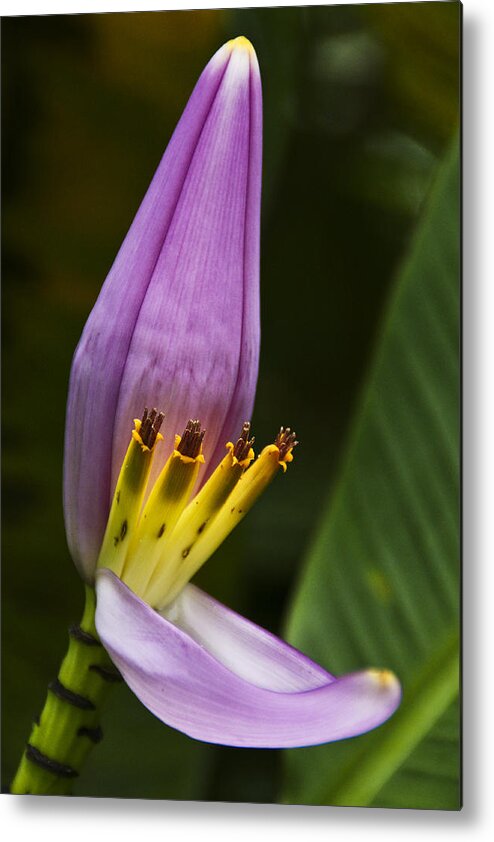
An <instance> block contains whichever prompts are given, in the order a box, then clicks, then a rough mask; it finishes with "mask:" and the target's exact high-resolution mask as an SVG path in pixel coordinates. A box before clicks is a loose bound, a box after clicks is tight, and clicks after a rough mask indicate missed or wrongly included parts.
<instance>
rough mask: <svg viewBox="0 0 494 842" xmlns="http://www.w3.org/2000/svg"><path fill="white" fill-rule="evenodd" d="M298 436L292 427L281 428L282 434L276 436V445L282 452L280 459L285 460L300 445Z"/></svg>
mask: <svg viewBox="0 0 494 842" xmlns="http://www.w3.org/2000/svg"><path fill="white" fill-rule="evenodd" d="M296 436H297V434H296V433H294V432H293V431H292V430H291V429H290V427H286V429H285V427H281V429H280V432H279V433H278V435H277V436H276V438H275V440H274V443H275V445H276V447H277V448H278V450H279V451H280V459H284V458H285V457H286V455H287V453H288V452H289V451H290V450H293V448H294V447H295V446H296V445H297V444H298V441H296Z"/></svg>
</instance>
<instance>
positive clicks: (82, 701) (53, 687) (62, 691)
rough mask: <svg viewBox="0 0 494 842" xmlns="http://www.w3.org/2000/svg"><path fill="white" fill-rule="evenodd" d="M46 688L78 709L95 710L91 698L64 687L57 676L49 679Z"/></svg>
mask: <svg viewBox="0 0 494 842" xmlns="http://www.w3.org/2000/svg"><path fill="white" fill-rule="evenodd" d="M48 690H50V691H51V692H52V693H53V695H54V696H57V697H58V698H59V699H62V700H63V701H64V702H67V703H68V704H69V705H73V706H74V707H75V708H79V709H80V710H96V708H95V706H94V704H93V703H92V701H91V699H86V697H85V696H81V695H80V694H79V693H74V691H73V690H69V688H68V687H65V686H64V685H63V684H62V682H61V681H59V679H58V678H56V679H55V681H50V683H49V685H48Z"/></svg>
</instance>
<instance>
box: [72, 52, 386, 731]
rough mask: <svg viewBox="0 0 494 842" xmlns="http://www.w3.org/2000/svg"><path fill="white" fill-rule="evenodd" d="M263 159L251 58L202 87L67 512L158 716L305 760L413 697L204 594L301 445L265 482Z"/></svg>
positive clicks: (88, 400)
mask: <svg viewBox="0 0 494 842" xmlns="http://www.w3.org/2000/svg"><path fill="white" fill-rule="evenodd" d="M261 142H262V113H261V82H260V75H259V68H258V64H257V59H256V56H255V53H254V50H253V48H252V46H251V44H250V43H249V42H248V41H247V40H246V39H245V38H237V39H235V40H233V41H230V42H228V43H227V44H225V45H224V46H223V47H222V48H221V49H220V50H219V51H218V52H217V53H216V54H215V56H213V58H212V59H211V61H210V62H209V64H208V65H207V67H206V69H205V70H204V72H203V74H202V76H201V77H200V79H199V81H198V83H197V85H196V88H195V89H194V91H193V93H192V96H191V98H190V100H189V103H188V105H187V107H186V109H185V111H184V114H183V116H182V118H181V120H180V122H179V123H178V126H177V128H176V130H175V132H174V134H173V137H172V139H171V141H170V143H169V145H168V148H167V150H166V152H165V154H164V156H163V158H162V160H161V163H160V164H159V167H158V169H157V171H156V174H155V176H154V178H153V181H152V183H151V186H150V187H149V190H148V192H147V194H146V196H145V197H144V200H143V202H142V204H141V207H140V208H139V211H138V213H137V216H136V218H135V220H134V222H133V224H132V226H131V228H130V230H129V233H128V234H127V237H126V238H125V240H124V243H123V245H122V247H121V249H120V251H119V253H118V255H117V258H116V260H115V263H114V264H113V266H112V268H111V270H110V273H109V275H108V278H107V279H106V282H105V284H104V286H103V288H102V290H101V293H100V296H99V298H98V300H97V302H96V304H95V306H94V309H93V311H92V313H91V315H90V317H89V319H88V322H87V325H86V327H85V329H84V332H83V335H82V338H81V340H80V343H79V345H78V348H77V350H76V354H75V357H74V362H73V366H72V373H71V381H70V390H69V400H68V409H67V427H66V449H65V484H64V488H65V490H64V504H65V518H66V527H67V536H68V542H69V546H70V549H71V552H72V555H73V558H74V561H75V563H76V565H77V567H78V569H79V571H80V573H81V575H82V576H83V578H84V579H85V580H86V581H87V582H88V583H89V584H94V583H95V586H96V593H97V608H96V627H97V630H98V634H99V635H100V638H101V641H102V642H103V644H104V646H105V647H106V648H107V650H108V652H109V654H110V656H111V657H112V659H113V661H114V663H115V664H116V666H117V667H118V669H119V670H120V672H121V673H122V675H123V677H124V679H125V680H126V682H127V684H128V685H129V687H130V688H131V689H132V690H133V691H134V693H135V694H136V695H137V696H138V698H139V699H141V701H142V702H143V703H144V704H145V705H146V707H147V708H148V709H149V710H150V711H152V713H154V714H155V715H156V716H157V717H159V718H160V719H161V720H162V721H163V722H165V723H167V724H168V725H171V726H173V727H175V728H178V729H179V730H181V731H184V732H185V733H186V734H189V735H190V736H192V737H194V738H196V739H200V740H205V741H208V742H213V743H222V744H226V745H233V746H250V747H290V746H301V745H312V744H317V743H322V742H327V741H331V740H338V739H343V738H345V737H350V736H355V735H357V734H361V733H363V732H365V731H368V730H369V729H371V728H374V727H376V726H377V725H380V724H381V723H382V722H384V721H385V720H386V719H387V718H388V717H389V716H391V714H392V713H393V712H394V710H395V709H396V707H397V706H398V704H399V701H400V694H401V691H400V685H399V682H398V680H397V679H396V678H395V676H394V675H393V674H392V673H390V672H388V671H386V670H372V669H371V670H364V671H362V672H358V673H353V674H349V675H345V676H343V677H340V678H335V677H334V676H332V675H330V674H329V673H328V672H326V671H325V670H324V669H322V668H321V667H319V666H318V665H317V664H315V663H313V662H312V661H310V660H309V659H308V658H307V657H306V656H304V655H303V654H302V653H300V652H298V651H297V650H295V649H293V648H292V647H291V646H289V645H288V644H286V643H284V642H283V641H281V640H279V639H278V638H276V637H274V636H273V635H271V634H270V633H268V632H267V631H264V630H263V629H260V628H259V627H258V626H256V625H254V624H253V623H251V622H249V621H248V620H246V619H244V618H242V617H240V616H239V615H238V614H235V613H234V612H232V611H230V610H229V609H228V608H226V607H225V606H223V605H221V604H220V603H218V602H216V601H215V600H214V599H212V598H211V597H209V596H207V595H206V594H204V593H202V592H201V591H200V590H199V589H198V588H197V587H195V586H194V585H191V584H189V580H190V578H191V577H192V576H193V575H194V573H195V571H196V570H197V569H198V568H199V567H200V566H201V565H202V564H203V563H204V562H205V561H206V560H207V558H208V557H209V556H210V555H211V553H212V552H214V550H215V548H216V547H217V546H218V545H219V544H220V543H221V541H222V540H223V539H224V538H225V537H226V535H227V534H228V533H229V532H230V531H231V529H233V528H234V526H235V525H236V523H238V522H239V520H240V519H241V518H242V517H243V516H244V515H245V514H246V512H247V511H248V509H249V508H250V506H251V505H252V504H253V503H254V501H255V500H256V499H257V497H258V496H259V494H260V493H261V492H262V490H263V489H264V487H265V486H266V485H267V483H268V482H269V481H270V480H271V479H272V478H273V477H274V475H275V474H276V473H277V472H278V470H279V468H280V467H281V468H282V469H283V471H284V470H286V467H287V464H288V463H289V462H290V461H291V460H292V451H293V448H294V446H295V444H296V442H295V437H294V434H293V433H292V432H291V431H290V430H283V428H282V430H281V431H280V434H279V435H278V436H277V437H276V440H275V443H274V444H272V445H269V446H268V447H267V448H265V449H264V450H263V451H262V453H261V454H260V456H259V458H258V459H257V460H256V461H255V462H254V463H253V464H252V465H251V466H250V463H251V461H252V459H253V457H254V453H253V449H252V445H253V440H252V439H250V438H249V435H250V428H249V425H248V424H246V423H244V422H245V419H246V418H249V417H250V414H251V411H252V407H253V402H254V395H255V386H256V380H257V369H258V358H259V341H260V329H259V221H260V196H261ZM145 406H148V407H152V406H156V407H159V408H160V409H163V410H164V415H165V420H164V430H165V437H164V440H161V439H162V436H161V434H160V433H159V432H158V431H159V428H160V426H161V424H162V422H163V417H162V415H161V414H158V413H157V412H156V411H152V412H151V413H149V412H148V411H147V410H146V411H145V413H144V416H143V417H142V421H139V420H135V427H134V430H133V431H132V430H131V422H132V419H139V418H140V417H141V416H142V412H143V409H144V407H145ZM198 414H199V415H200V417H201V421H202V424H204V427H205V429H206V434H204V430H203V429H202V426H201V424H199V422H197V421H190V420H189V419H191V418H195V417H196V416H197V415H198ZM242 424H243V427H242ZM184 428H185V431H184V434H183V435H182V436H175V438H173V434H174V433H177V432H178V431H179V430H182V429H184ZM240 430H241V433H240V437H239V438H238V435H239V431H240ZM168 432H169V433H171V434H172V435H171V436H168ZM129 441H130V443H129ZM235 442H236V443H235ZM225 444H226V455H225V456H224V457H223V458H222V454H224V449H223V448H224V446H225ZM204 462H205V465H204V467H203V463H204ZM201 471H203V472H204V475H203V476H201Z"/></svg>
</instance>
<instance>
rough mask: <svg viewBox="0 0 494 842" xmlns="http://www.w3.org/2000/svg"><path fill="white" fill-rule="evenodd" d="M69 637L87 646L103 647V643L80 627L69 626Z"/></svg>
mask: <svg viewBox="0 0 494 842" xmlns="http://www.w3.org/2000/svg"><path fill="white" fill-rule="evenodd" d="M69 635H70V637H73V638H74V640H77V641H79V643H83V644H84V645H85V646H101V642H100V641H99V640H98V638H97V637H94V635H93V634H90V632H87V631H84V629H81V627H80V626H69Z"/></svg>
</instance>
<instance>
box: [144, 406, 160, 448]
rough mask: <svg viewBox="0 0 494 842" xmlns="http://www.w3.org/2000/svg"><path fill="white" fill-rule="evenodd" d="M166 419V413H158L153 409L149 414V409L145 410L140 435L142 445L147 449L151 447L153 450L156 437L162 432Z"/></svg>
mask: <svg viewBox="0 0 494 842" xmlns="http://www.w3.org/2000/svg"><path fill="white" fill-rule="evenodd" d="M164 417H165V416H164V413H163V412H158V410H157V409H152V410H151V412H148V408H147V407H146V408H145V410H144V415H143V416H142V421H141V427H140V430H139V435H140V437H141V441H142V443H143V444H145V445H146V447H149V449H150V450H152V448H153V447H154V445H155V443H156V437H157V435H158V433H159V431H160V427H161V425H162V423H163V419H164Z"/></svg>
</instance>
